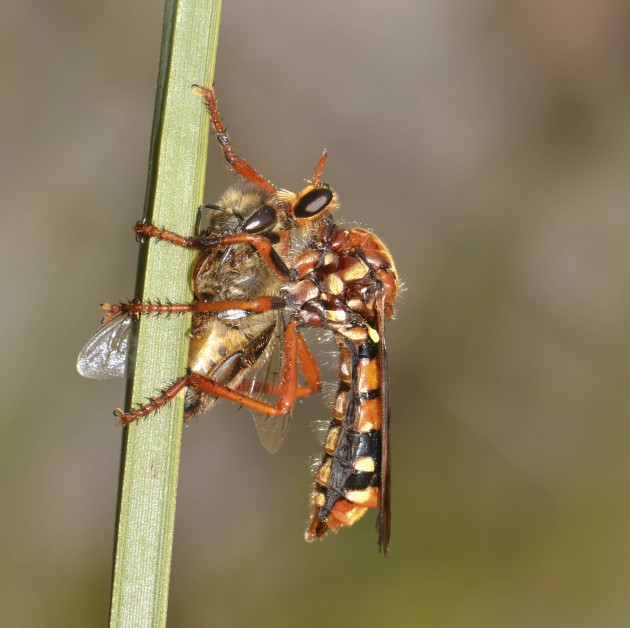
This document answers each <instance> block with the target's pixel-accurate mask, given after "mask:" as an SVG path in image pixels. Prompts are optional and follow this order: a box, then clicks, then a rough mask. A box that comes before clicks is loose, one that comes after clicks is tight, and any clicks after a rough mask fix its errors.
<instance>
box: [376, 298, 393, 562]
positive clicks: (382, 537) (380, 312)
mask: <svg viewBox="0 0 630 628" xmlns="http://www.w3.org/2000/svg"><path fill="white" fill-rule="evenodd" d="M376 310H377V316H378V334H379V338H380V343H381V352H380V363H379V368H380V371H381V399H382V406H381V408H382V416H381V465H380V467H381V477H380V482H379V485H380V486H379V488H380V491H379V503H378V516H377V518H376V531H377V533H378V549H379V551H381V552H383V554H385V556H387V553H388V552H389V537H390V535H391V481H390V478H391V467H390V434H389V428H390V423H391V414H390V406H389V372H388V367H387V345H386V343H385V294H384V293H381V295H379V297H378V298H377V302H376Z"/></svg>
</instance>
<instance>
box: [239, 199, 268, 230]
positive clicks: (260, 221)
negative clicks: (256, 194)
mask: <svg viewBox="0 0 630 628" xmlns="http://www.w3.org/2000/svg"><path fill="white" fill-rule="evenodd" d="M275 224H276V210H275V209H274V208H273V207H272V206H271V205H263V206H262V207H261V208H260V209H257V210H256V211H255V212H254V213H253V214H252V215H251V216H250V217H249V218H248V219H247V220H246V221H245V222H244V224H243V227H242V228H243V231H245V233H259V232H261V231H264V230H265V229H269V227H273V225H275Z"/></svg>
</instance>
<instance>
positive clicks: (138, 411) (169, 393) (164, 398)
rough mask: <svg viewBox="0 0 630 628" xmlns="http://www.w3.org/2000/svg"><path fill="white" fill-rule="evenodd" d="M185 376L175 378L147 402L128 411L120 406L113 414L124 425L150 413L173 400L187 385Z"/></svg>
mask: <svg viewBox="0 0 630 628" xmlns="http://www.w3.org/2000/svg"><path fill="white" fill-rule="evenodd" d="M187 379H188V378H187V377H180V378H179V379H176V380H175V381H174V382H173V383H172V384H171V385H170V386H169V387H168V388H165V389H164V390H163V391H162V394H161V395H159V396H158V397H155V398H153V399H151V400H150V401H149V402H148V403H145V404H143V405H141V406H138V407H137V408H135V409H134V410H130V411H129V412H123V411H122V410H121V409H120V408H116V410H114V416H116V417H118V420H119V421H120V422H121V423H122V424H123V425H125V426H127V425H129V424H130V423H133V422H134V421H137V420H138V419H141V418H142V417H143V416H147V414H151V413H152V412H155V411H156V410H159V409H160V408H163V407H164V406H165V405H166V404H167V403H170V402H171V401H173V399H174V398H175V397H176V396H177V394H178V393H179V392H180V391H181V390H182V389H184V388H186V386H187Z"/></svg>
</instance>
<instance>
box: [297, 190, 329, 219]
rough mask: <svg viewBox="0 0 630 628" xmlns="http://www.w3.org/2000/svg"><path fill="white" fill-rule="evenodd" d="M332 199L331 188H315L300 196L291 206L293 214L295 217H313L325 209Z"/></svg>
mask: <svg viewBox="0 0 630 628" xmlns="http://www.w3.org/2000/svg"><path fill="white" fill-rule="evenodd" d="M332 199H333V193H332V190H331V189H329V188H315V189H314V190H311V191H310V192H307V193H306V194H305V195H304V196H302V197H301V198H300V199H299V200H298V202H297V203H296V204H295V205H294V206H293V215H294V216H295V217H296V218H313V216H317V214H319V213H320V212H321V211H323V210H324V209H326V207H328V205H330V201H332Z"/></svg>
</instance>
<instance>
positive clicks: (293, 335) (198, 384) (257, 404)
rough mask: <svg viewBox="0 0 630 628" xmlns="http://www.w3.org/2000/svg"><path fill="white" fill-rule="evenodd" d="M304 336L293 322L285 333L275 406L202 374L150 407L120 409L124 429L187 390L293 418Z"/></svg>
mask: <svg viewBox="0 0 630 628" xmlns="http://www.w3.org/2000/svg"><path fill="white" fill-rule="evenodd" d="M299 337H300V334H299V332H298V330H297V324H296V323H295V321H291V322H290V323H289V324H288V325H287V328H286V330H285V345H284V355H283V360H282V372H281V376H280V385H279V387H278V401H277V402H276V403H275V404H269V403H265V402H263V401H258V400H257V399H253V398H252V397H250V396H248V395H245V394H243V393H241V392H238V391H236V390H231V389H230V388H227V387H226V386H223V385H222V384H217V383H216V382H213V381H212V380H211V379H210V378H209V377H206V376H205V375H200V374H199V373H189V374H188V375H185V376H184V377H180V378H179V379H177V380H176V381H174V382H173V383H172V384H171V385H170V386H168V388H165V389H164V390H163V391H162V394H161V395H159V396H158V397H155V398H154V399H151V400H150V401H149V402H148V403H145V404H143V405H141V406H139V407H138V408H136V409H135V410H130V411H129V412H123V411H122V410H120V409H116V410H115V411H114V414H115V415H116V416H117V417H118V418H119V420H120V422H121V423H122V424H123V425H129V424H130V423H133V422H134V421H137V420H138V419H141V418H142V417H144V416H147V415H148V414H151V413H152V412H154V411H155V410H158V409H159V408H162V407H164V406H165V405H166V404H167V403H169V402H170V401H172V400H173V399H174V398H175V397H176V396H177V394H178V393H179V392H181V391H182V390H183V389H184V388H186V387H188V386H189V387H191V388H196V389H197V390H201V391H203V392H206V393H208V394H210V395H215V396H216V397H221V398H223V399H229V400H230V401H234V402H235V403H238V404H240V405H242V406H245V407H246V408H249V409H250V410H254V411H255V412H260V413H261V414H267V415H269V416H283V415H285V414H289V412H291V410H292V409H293V406H294V405H295V400H296V398H297V389H298V344H299V340H298V338H299Z"/></svg>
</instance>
